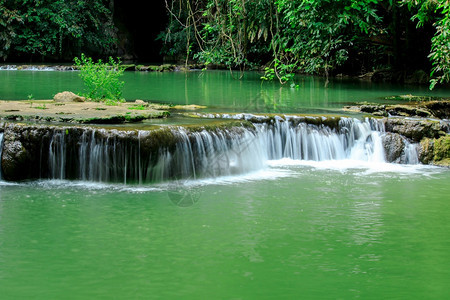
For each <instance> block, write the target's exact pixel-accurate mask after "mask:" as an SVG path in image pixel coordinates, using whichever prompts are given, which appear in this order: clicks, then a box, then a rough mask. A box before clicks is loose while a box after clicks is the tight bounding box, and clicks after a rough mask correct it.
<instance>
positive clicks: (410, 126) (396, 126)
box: [384, 118, 449, 142]
mask: <svg viewBox="0 0 450 300" xmlns="http://www.w3.org/2000/svg"><path fill="white" fill-rule="evenodd" d="M384 126H385V128H386V131H387V132H393V133H398V134H401V135H403V136H404V137H407V138H409V139H411V140H413V141H415V142H419V141H420V140H422V138H424V137H428V138H439V137H440V136H442V135H445V133H446V132H448V131H449V128H448V124H446V123H445V122H438V121H428V120H408V119H401V118H398V119H397V118H388V119H385V120H384Z"/></svg>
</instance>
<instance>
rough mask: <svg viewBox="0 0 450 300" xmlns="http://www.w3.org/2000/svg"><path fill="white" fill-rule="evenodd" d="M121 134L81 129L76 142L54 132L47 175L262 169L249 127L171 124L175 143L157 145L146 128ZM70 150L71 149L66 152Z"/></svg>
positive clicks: (132, 176)
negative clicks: (192, 129) (204, 127)
mask: <svg viewBox="0 0 450 300" xmlns="http://www.w3.org/2000/svg"><path fill="white" fill-rule="evenodd" d="M120 134H121V133H120V132H118V131H112V132H108V131H107V130H105V129H97V130H91V131H85V132H83V133H82V134H81V137H80V138H79V140H78V142H77V143H74V142H73V141H72V142H69V141H67V140H66V138H67V137H66V135H67V134H66V133H64V132H63V131H60V132H55V133H54V135H53V137H52V139H51V141H50V147H49V174H50V177H51V178H54V179H65V178H76V179H81V180H89V181H100V182H109V181H113V182H123V183H128V182H135V183H143V182H155V181H157V182H158V181H164V180H168V179H173V178H193V179H195V178H198V177H215V176H223V175H232V174H241V173H246V172H250V171H252V170H257V169H261V168H262V167H263V166H264V161H265V160H266V157H264V156H262V151H261V150H260V149H261V148H260V147H259V145H258V138H257V136H256V132H255V131H251V130H244V129H242V130H238V131H236V132H235V131H232V130H215V131H206V130H203V131H199V132H188V131H186V130H185V129H183V128H174V129H171V130H170V132H169V133H168V134H170V136H171V140H173V141H174V144H173V145H162V146H160V147H151V145H150V143H152V142H155V140H156V138H155V137H153V136H151V135H149V133H148V132H144V131H139V132H137V134H136V135H129V136H125V137H124V136H121V135H120ZM69 144H70V145H71V146H69ZM69 151H71V153H72V154H75V155H68V152H69ZM69 167H70V168H69ZM67 168H69V169H70V170H69V169H67Z"/></svg>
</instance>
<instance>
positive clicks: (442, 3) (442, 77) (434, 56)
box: [403, 0, 450, 89]
mask: <svg viewBox="0 0 450 300" xmlns="http://www.w3.org/2000/svg"><path fill="white" fill-rule="evenodd" d="M403 3H406V4H407V5H408V8H409V9H410V10H413V9H417V13H416V14H414V15H413V16H412V18H411V19H412V20H417V21H418V23H417V26H418V27H421V26H424V25H425V24H427V23H433V26H434V27H435V28H436V33H435V35H434V36H433V38H432V39H431V52H430V55H429V56H428V57H429V58H430V60H431V62H432V64H433V68H432V70H431V77H432V79H431V84H430V89H433V88H434V87H435V85H436V84H438V83H445V82H450V2H449V1H446V0H403Z"/></svg>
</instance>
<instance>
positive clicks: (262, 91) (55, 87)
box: [0, 71, 450, 113]
mask: <svg viewBox="0 0 450 300" xmlns="http://www.w3.org/2000/svg"><path fill="white" fill-rule="evenodd" d="M260 76H261V74H259V73H256V72H254V73H246V75H245V77H244V80H236V79H233V78H232V76H231V74H230V73H229V72H228V71H209V72H201V71H198V72H190V73H184V72H169V73H158V72H150V73H145V72H126V73H125V75H124V77H123V79H124V81H125V86H124V97H125V98H126V99H127V100H135V99H143V100H151V101H155V102H164V103H172V104H198V105H206V106H208V107H209V109H208V110H209V111H221V112H223V111H236V112H253V113H256V112H265V113H267V112H274V113H304V112H314V113H316V112H317V113H324V112H325V113H328V112H331V113H334V112H336V110H340V109H341V108H342V106H343V105H345V104H347V103H352V102H356V101H371V102H380V101H382V99H381V98H382V97H386V96H392V95H404V94H414V95H433V96H447V97H450V90H448V89H447V90H446V89H438V88H437V89H436V90H434V91H433V92H430V91H429V90H428V88H427V86H417V85H391V84H377V83H370V82H363V81H352V80H332V81H331V82H330V84H329V87H328V88H324V80H323V79H322V78H315V77H307V76H300V77H298V78H297V83H298V84H299V88H298V89H295V88H290V87H288V86H284V87H281V86H280V84H278V83H276V82H264V83H263V82H261V80H260ZM65 90H69V91H74V92H83V83H82V81H81V79H80V78H79V77H78V72H70V71H69V72H52V71H0V99H4V100H19V99H27V98H28V95H32V96H33V98H35V99H51V98H52V97H53V95H55V94H56V93H58V92H61V91H65Z"/></svg>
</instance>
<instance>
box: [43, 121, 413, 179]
mask: <svg viewBox="0 0 450 300" xmlns="http://www.w3.org/2000/svg"><path fill="white" fill-rule="evenodd" d="M383 133H384V128H383V125H382V123H381V122H377V121H376V120H365V121H360V120H357V119H349V118H341V119H340V120H339V122H337V123H336V126H335V127H333V128H331V127H328V126H325V125H323V124H320V125H314V124H308V123H305V122H302V121H299V120H298V119H296V117H290V118H286V120H283V119H281V118H279V119H274V120H273V122H266V123H258V124H254V127H253V128H251V127H245V126H242V127H233V128H231V129H222V128H216V129H211V130H206V129H203V130H197V131H195V130H194V131H191V130H189V129H187V128H183V127H174V128H169V129H167V128H166V129H160V130H159V131H136V132H123V131H119V130H106V129H89V130H84V131H83V132H82V133H81V135H80V136H78V137H77V138H71V136H70V134H69V133H68V130H67V129H66V130H65V131H64V129H59V130H56V131H55V132H54V134H53V136H52V138H51V141H50V146H49V157H48V161H49V176H50V177H51V178H59V179H64V178H68V179H81V180H89V181H100V182H110V181H112V182H123V183H130V182H133V183H144V182H160V181H165V180H170V179H174V178H175V179H176V178H190V179H196V178H205V177H217V176H226V175H234V174H243V173H248V172H251V171H254V170H259V169H262V168H263V167H264V166H265V165H266V164H267V161H268V160H280V159H283V158H290V159H293V160H311V161H327V160H343V159H351V160H359V161H368V162H380V163H383V162H386V160H385V153H384V148H383V143H382V139H381V136H382V134H383ZM404 155H405V158H404V161H406V162H407V163H412V164H414V163H418V159H417V151H416V145H412V144H409V145H407V147H406V148H405V151H404Z"/></svg>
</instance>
